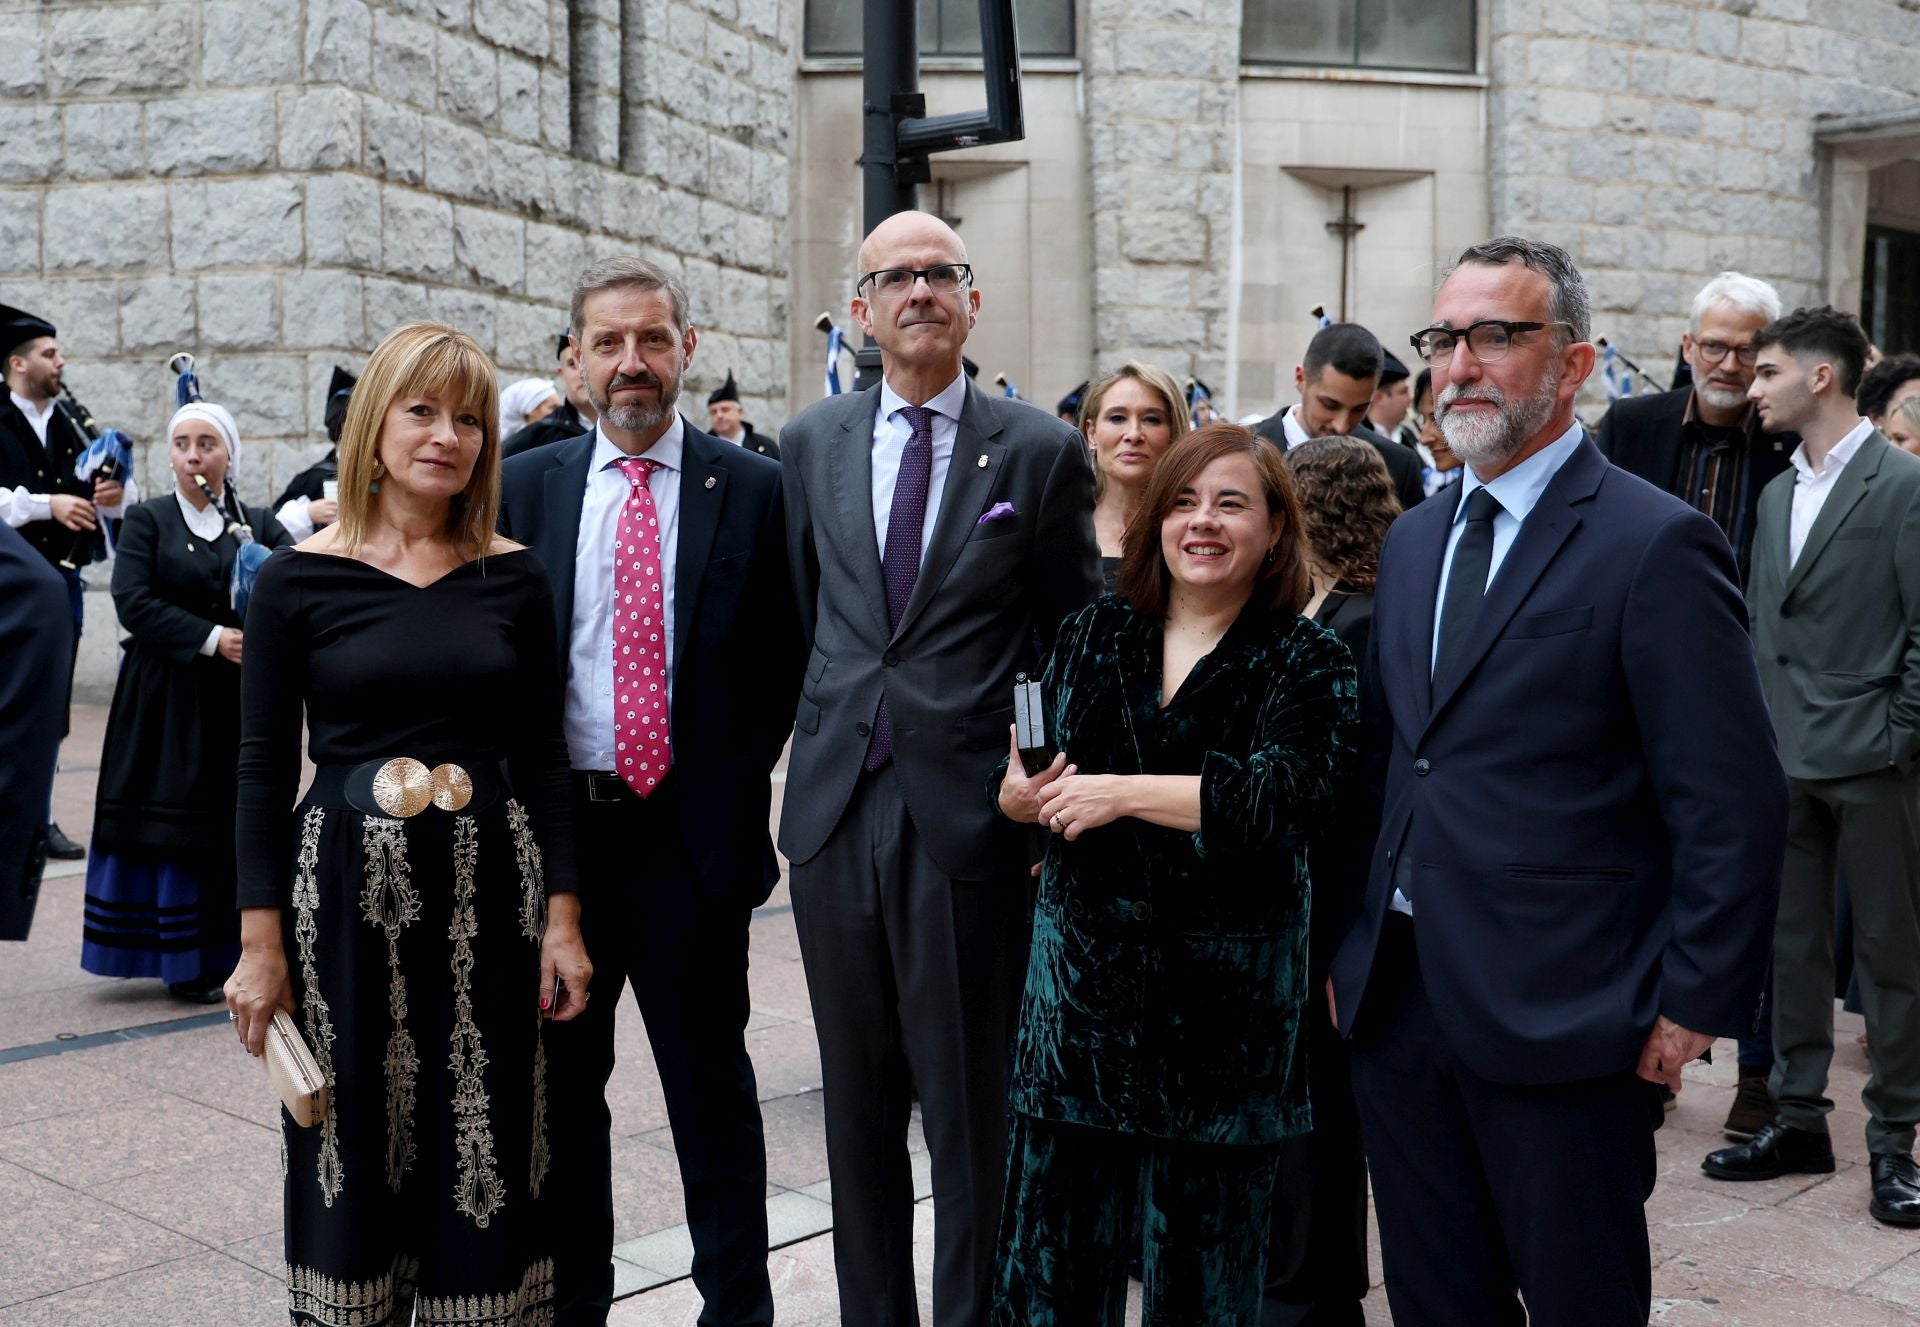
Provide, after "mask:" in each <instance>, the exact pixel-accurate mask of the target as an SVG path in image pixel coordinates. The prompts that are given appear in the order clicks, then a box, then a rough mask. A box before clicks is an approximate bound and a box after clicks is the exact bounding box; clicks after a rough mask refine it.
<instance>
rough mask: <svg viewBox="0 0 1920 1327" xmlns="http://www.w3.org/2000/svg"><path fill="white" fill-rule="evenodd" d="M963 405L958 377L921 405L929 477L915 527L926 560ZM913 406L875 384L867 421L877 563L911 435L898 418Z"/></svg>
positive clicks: (963, 387) (962, 379) (963, 383)
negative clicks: (874, 403) (927, 416)
mask: <svg viewBox="0 0 1920 1327" xmlns="http://www.w3.org/2000/svg"><path fill="white" fill-rule="evenodd" d="M966 402H967V375H966V374H964V373H963V374H961V375H960V376H959V377H957V378H955V379H954V380H953V382H952V383H950V384H949V385H948V386H947V388H946V390H945V391H943V392H941V393H940V394H939V395H938V396H936V397H934V398H933V399H932V400H931V401H928V402H927V409H929V410H931V411H933V412H934V413H933V473H932V474H931V475H929V476H928V478H927V516H926V519H925V520H924V521H922V522H921V523H920V556H921V557H923V558H924V557H925V556H926V555H927V545H928V544H930V543H931V542H932V541H933V527H934V524H935V522H936V520H937V518H938V517H939V515H940V497H941V495H942V494H943V493H945V492H946V491H947V468H948V467H949V466H950V465H952V464H953V440H954V437H955V436H956V435H957V434H958V433H959V432H960V410H961V407H962V406H964V405H965V404H966ZM911 404H913V403H912V402H911V401H908V400H907V399H906V398H905V397H903V396H901V395H900V394H899V393H898V392H896V391H894V390H893V384H892V383H889V382H887V381H886V380H885V379H884V378H883V379H881V382H880V408H879V410H878V411H876V412H875V415H874V421H873V532H874V534H875V535H876V536H877V537H878V538H879V540H880V557H881V560H882V561H884V560H885V559H886V556H887V522H888V520H889V519H890V518H891V517H892V516H893V489H894V485H895V484H897V483H898V482H899V480H900V460H901V458H902V457H903V456H905V455H906V451H907V440H908V439H909V438H911V437H912V436H913V429H912V427H911V426H909V425H908V423H907V421H906V420H904V419H902V418H901V417H900V412H901V411H902V410H904V409H906V408H907V407H908V406H909V405H911Z"/></svg>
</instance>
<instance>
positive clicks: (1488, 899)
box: [1314, 237, 1786, 1327]
mask: <svg viewBox="0 0 1920 1327" xmlns="http://www.w3.org/2000/svg"><path fill="white" fill-rule="evenodd" d="M1413 343H1414V348H1415V350H1416V351H1417V352H1418V353H1419V354H1420V357H1421V358H1422V359H1423V360H1425V361H1426V362H1427V363H1428V364H1430V365H1431V366H1432V368H1433V388H1434V408H1435V413H1436V414H1437V416H1438V417H1439V421H1440V427H1441V429H1442V430H1443V431H1444V433H1445V434H1446V439H1447V445H1448V446H1449V447H1450V448H1451V449H1452V450H1453V451H1454V453H1455V454H1456V455H1458V456H1459V457H1460V459H1461V460H1462V461H1464V462H1465V463H1466V465H1467V474H1466V476H1465V477H1464V478H1463V479H1462V480H1461V481H1460V482H1459V483H1458V484H1456V485H1454V486H1453V488H1451V489H1449V490H1447V491H1446V492H1444V493H1443V494H1440V495H1437V496H1436V497H1435V498H1434V500H1433V501H1431V502H1427V503H1423V504H1422V505H1421V506H1419V507H1416V508H1414V509H1413V510H1412V511H1410V512H1408V513H1407V514H1406V515H1405V516H1403V517H1402V518H1401V519H1400V520H1398V521H1397V522H1395V523H1394V526H1393V529H1392V531H1391V533H1389V534H1388V536H1387V541H1386V545H1385V547H1384V549H1383V550H1382V552H1381V556H1380V573H1379V580H1378V583H1377V585H1376V588H1375V591H1374V617H1373V622H1374V626H1373V636H1372V639H1371V641H1370V642H1369V659H1370V664H1371V666H1370V667H1363V668H1362V669H1361V676H1362V678H1363V679H1364V681H1363V688H1364V693H1363V697H1362V713H1363V716H1364V719H1365V725H1364V733H1363V737H1362V742H1363V747H1364V750H1363V760H1362V768H1363V769H1365V770H1366V771H1368V774H1369V777H1371V778H1373V779H1377V780H1379V781H1380V786H1379V788H1378V790H1377V791H1378V794H1379V800H1378V802H1377V805H1378V806H1379V807H1380V817H1381V818H1380V825H1379V828H1380V832H1379V834H1378V837H1377V840H1376V842H1375V844H1374V848H1373V852H1372V854H1371V859H1370V860H1369V862H1368V864H1367V867H1366V868H1365V869H1366V878H1365V881H1364V884H1363V883H1361V882H1360V881H1357V880H1352V881H1342V882H1339V884H1337V885H1335V884H1334V882H1331V881H1321V880H1316V881H1315V882H1314V883H1315V887H1316V892H1318V891H1319V890H1320V889H1321V888H1322V887H1323V885H1333V888H1331V889H1328V890H1327V893H1329V894H1331V895H1332V896H1333V897H1334V898H1335V899H1339V900H1340V902H1339V903H1336V904H1335V906H1340V904H1341V903H1344V905H1345V906H1344V907H1343V908H1342V911H1343V914H1344V916H1343V921H1344V928H1343V930H1344V934H1343V935H1342V938H1341V940H1340V942H1339V945H1338V947H1337V949H1336V951H1335V954H1334V959H1333V975H1332V985H1333V992H1332V993H1333V997H1334V999H1333V1005H1334V1009H1335V1011H1336V1018H1337V1020H1338V1022H1339V1025H1340V1028H1341V1031H1342V1032H1343V1033H1344V1034H1345V1035H1347V1036H1348V1037H1350V1038H1351V1039H1352V1047H1353V1088H1354V1098H1355V1101H1356V1103H1357V1104H1358V1107H1359V1113H1360V1122H1361V1132H1362V1135H1363V1137H1364V1139H1365V1143H1366V1151H1367V1163H1368V1170H1369V1173H1370V1174H1371V1176H1372V1181H1373V1195H1374V1204H1375V1212H1376V1215H1377V1218H1378V1221H1379V1224H1380V1241H1381V1256H1382V1261H1383V1264H1384V1266H1385V1269H1386V1285H1387V1299H1388V1303H1389V1304H1390V1305H1391V1307H1392V1310H1393V1317H1394V1320H1395V1321H1396V1322H1403V1323H1419V1324H1421V1327H1519V1324H1522V1323H1530V1324H1532V1327H1635V1325H1637V1327H1645V1323H1646V1321H1647V1316H1648V1312H1649V1309H1650V1306H1651V1300H1652V1276H1651V1267H1650V1261H1649V1254H1648V1239H1647V1221H1646V1211H1645V1203H1646V1199H1647V1197H1648V1196H1649V1195H1650V1194H1651V1193H1652V1191H1653V1184H1654V1177H1655V1174H1656V1170H1657V1167H1656V1158H1655V1154H1654V1146H1653V1124H1654V1121H1655V1119H1656V1118H1658V1115H1659V1108H1658V1106H1657V1105H1656V1104H1655V1102H1654V1098H1653V1094H1652V1089H1651V1088H1650V1087H1649V1084H1650V1083H1665V1084H1666V1085H1667V1086H1669V1087H1672V1086H1674V1085H1676V1084H1678V1082H1679V1081H1680V1071H1681V1069H1682V1068H1683V1067H1684V1066H1685V1065H1686V1064H1687V1063H1688V1062H1689V1061H1691V1060H1693V1059H1694V1058H1695V1057H1697V1056H1698V1055H1699V1054H1700V1053H1701V1052H1702V1051H1703V1050H1705V1049H1706V1048H1707V1047H1708V1046H1710V1045H1712V1044H1713V1040H1714V1038H1715V1037H1716V1036H1726V1035H1732V1034H1735V1033H1738V1032H1741V1031H1744V1030H1745V1029H1746V1028H1748V1027H1750V1026H1751V1025H1752V1022H1753V1015H1754V1009H1755V1007H1756V1006H1757V1005H1758V1003H1759V997H1760V986H1761V981H1762V978H1763V976H1764V974H1765V972H1766V965H1767V953H1768V949H1769V946H1770V943H1771V940H1772V927H1773V916H1774V909H1775V907H1776V905H1777V903H1778V899H1779V890H1780V864H1781V858H1782V854H1783V851H1784V845H1785V830H1786V823H1785V822H1786V778H1785V776H1784V774H1783V773H1782V772H1781V769H1780V762H1779V760H1778V758H1777V757H1776V756H1775V754H1774V748H1773V734H1772V728H1771V725H1770V724H1769V722H1768V718H1767V709H1766V703H1765V701H1764V700H1763V699H1762V697H1761V693H1760V678H1759V671H1758V669H1757V668H1756V667H1755V664H1754V658H1753V646H1752V643H1751V642H1750V641H1749V639H1748V637H1747V614H1746V607H1745V605H1744V604H1743V603H1742V602H1741V598H1740V593H1739V590H1738V588H1737V587H1736V585H1735V583H1734V579H1735V572H1734V562H1733V555H1732V554H1731V553H1730V552H1729V551H1728V548H1727V541H1726V540H1725V539H1724V538H1723V537H1722V536H1721V534H1720V532H1719V530H1718V529H1716V528H1715V526H1714V524H1713V522H1712V521H1710V520H1708V519H1707V518H1706V517H1704V516H1702V515H1701V514H1700V513H1699V512H1697V511H1694V510H1691V509H1690V508H1689V507H1688V506H1687V505H1686V504H1684V503H1681V502H1678V501H1676V500H1675V499H1674V498H1672V497H1671V496H1669V495H1668V494H1666V493H1662V492H1660V491H1659V490H1657V489H1655V488H1653V487H1651V486H1650V485H1648V484H1646V483H1644V482H1642V481H1641V480H1639V479H1636V478H1634V477H1633V476H1632V475H1629V474H1626V473H1625V472H1623V471H1621V470H1619V469H1617V468H1616V467H1614V466H1611V465H1609V464H1607V461H1606V458H1604V457H1603V456H1601V455H1600V453H1599V452H1598V451H1597V450H1596V449H1595V448H1594V446H1593V445H1592V443H1591V442H1590V441H1589V440H1588V438H1587V435H1586V430H1584V429H1583V428H1581V427H1580V424H1579V422H1578V421H1577V420H1576V419H1575V418H1574V414H1573V401H1574V397H1575V396H1576V395H1577V394H1578V393H1579V391H1580V388H1581V386H1582V385H1583V384H1584V383H1585V381H1586V379H1587V376H1588V375H1589V374H1590V373H1591V372H1592V370H1593V358H1594V351H1593V346H1592V344H1591V342H1590V339H1589V313H1588V300H1587V289H1586V282H1585V281H1584V279H1583V278H1582V277H1581V275H1580V272H1579V270H1578V269H1577V268H1576V267H1575V266H1574V265H1573V260H1572V259H1571V258H1570V257H1569V256H1568V255H1567V253H1566V252H1565V251H1564V250H1562V249H1560V248H1557V247H1555V246H1554V245H1551V244H1545V243H1541V242H1538V241H1531V240H1525V239H1519V238H1513V237H1508V238H1503V239H1496V240H1492V241H1489V242H1488V243H1485V244H1481V245H1476V246H1474V247H1473V248H1471V249H1469V250H1467V251H1466V252H1465V253H1464V254H1462V255H1461V258H1460V262H1459V264H1458V265H1457V266H1456V267H1455V268H1454V269H1453V271H1452V273H1451V274H1450V275H1449V276H1448V277H1447V279H1446V282H1445V283H1444V284H1443V285H1442V286H1441V287H1440V292H1439V294H1438V296H1437V297H1436V298H1435V300H1434V308H1433V318H1432V322H1431V324H1430V325H1429V326H1428V327H1426V328H1424V329H1422V330H1421V331H1420V332H1418V333H1416V334H1415V335H1414V337H1413ZM1356 874H1357V873H1356ZM1343 885H1344V886H1345V888H1344V889H1343V888H1341V886H1343ZM1343 894H1344V895H1345V897H1344V898H1341V896H1342V895H1343ZM1321 901H1322V900H1321V898H1320V897H1316V899H1315V905H1316V906H1319V904H1320V902H1321ZM1643 1080H1644V1081H1643ZM1516 1291H1517V1292H1518V1294H1517V1295H1516ZM1523 1300H1524V1304H1525V1307H1524V1308H1523V1307H1522V1301H1523Z"/></svg>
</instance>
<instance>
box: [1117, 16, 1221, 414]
mask: <svg viewBox="0 0 1920 1327" xmlns="http://www.w3.org/2000/svg"><path fill="white" fill-rule="evenodd" d="M1240 13H1241V0H1089V3H1088V5H1087V7H1086V35H1085V38H1084V44H1085V60H1086V69H1087V78H1086V119H1087V140H1088V156H1089V159H1090V161H1091V164H1092V171H1093V208H1094V212H1093V306H1094V361H1095V363H1094V366H1093V367H1094V370H1095V371H1096V372H1104V371H1106V370H1108V369H1110V368H1112V367H1113V366H1115V365H1117V364H1119V363H1120V362H1121V361H1122V360H1125V359H1129V358H1139V359H1144V360H1147V361H1149V362H1151V363H1154V364H1158V365H1160V366H1161V367H1162V368H1165V369H1166V370H1167V371H1168V372H1170V373H1172V374H1173V375H1174V376H1175V378H1176V379H1184V378H1185V377H1186V375H1188V374H1189V373H1191V374H1196V375H1198V376H1199V377H1200V378H1202V379H1205V380H1206V381H1208V382H1210V383H1212V384H1214V385H1215V386H1216V387H1217V386H1219V385H1221V384H1223V383H1225V381H1226V380H1227V367H1226V366H1227V359H1228V344H1229V335H1230V321H1231V320H1230V317H1229V313H1228V303H1229V301H1228V290H1229V286H1230V283H1231V279H1232V272H1233V246H1234V242H1235V241H1234V231H1235V227H1236V225H1237V224H1238V222H1237V218H1236V216H1235V209H1236V204H1237V200H1236V198H1235V195H1234V159H1235V155H1236V152H1237V142H1236V135H1237V132H1238V116H1239V104H1240V102H1239V83H1238V76H1239V66H1240Z"/></svg>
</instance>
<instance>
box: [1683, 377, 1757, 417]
mask: <svg viewBox="0 0 1920 1327" xmlns="http://www.w3.org/2000/svg"><path fill="white" fill-rule="evenodd" d="M1693 390H1694V391H1696V392H1698V393H1699V394H1700V399H1701V400H1702V401H1705V402H1706V403H1707V404H1708V405H1710V406H1712V407H1713V408H1714V409H1715V410H1738V409H1739V408H1740V407H1742V406H1744V405H1746V403H1747V391H1746V388H1744V387H1716V386H1714V384H1713V382H1712V381H1711V380H1709V379H1706V378H1696V379H1695V380H1694V383H1693Z"/></svg>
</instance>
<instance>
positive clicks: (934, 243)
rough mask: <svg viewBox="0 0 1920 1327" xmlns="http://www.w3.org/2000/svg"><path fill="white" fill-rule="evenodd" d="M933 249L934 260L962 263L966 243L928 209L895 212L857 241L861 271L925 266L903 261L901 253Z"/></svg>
mask: <svg viewBox="0 0 1920 1327" xmlns="http://www.w3.org/2000/svg"><path fill="white" fill-rule="evenodd" d="M928 251H932V252H936V253H937V254H938V256H937V257H934V258H932V259H930V260H929V261H931V262H935V263H964V262H966V261H967V246H966V244H965V242H964V241H962V240H961V238H960V235H959V233H958V232H957V231H955V230H954V228H953V227H952V226H949V225H948V224H947V223H946V222H944V221H942V220H941V219H940V218H939V217H936V216H934V215H933V213H931V212H896V213H894V214H893V215H892V216H890V217H888V218H887V219H886V220H885V221H882V222H881V223H880V224H879V225H877V226H875V227H874V228H873V231H872V233H871V234H869V235H868V236H867V238H866V239H864V240H862V241H861V242H860V271H859V273H856V275H864V274H865V273H868V272H871V271H873V270H875V269H876V268H881V267H925V266H927V263H923V262H911V263H910V262H906V261H903V260H901V259H900V257H899V255H900V254H902V253H907V252H912V253H916V254H918V253H923V252H928Z"/></svg>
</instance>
